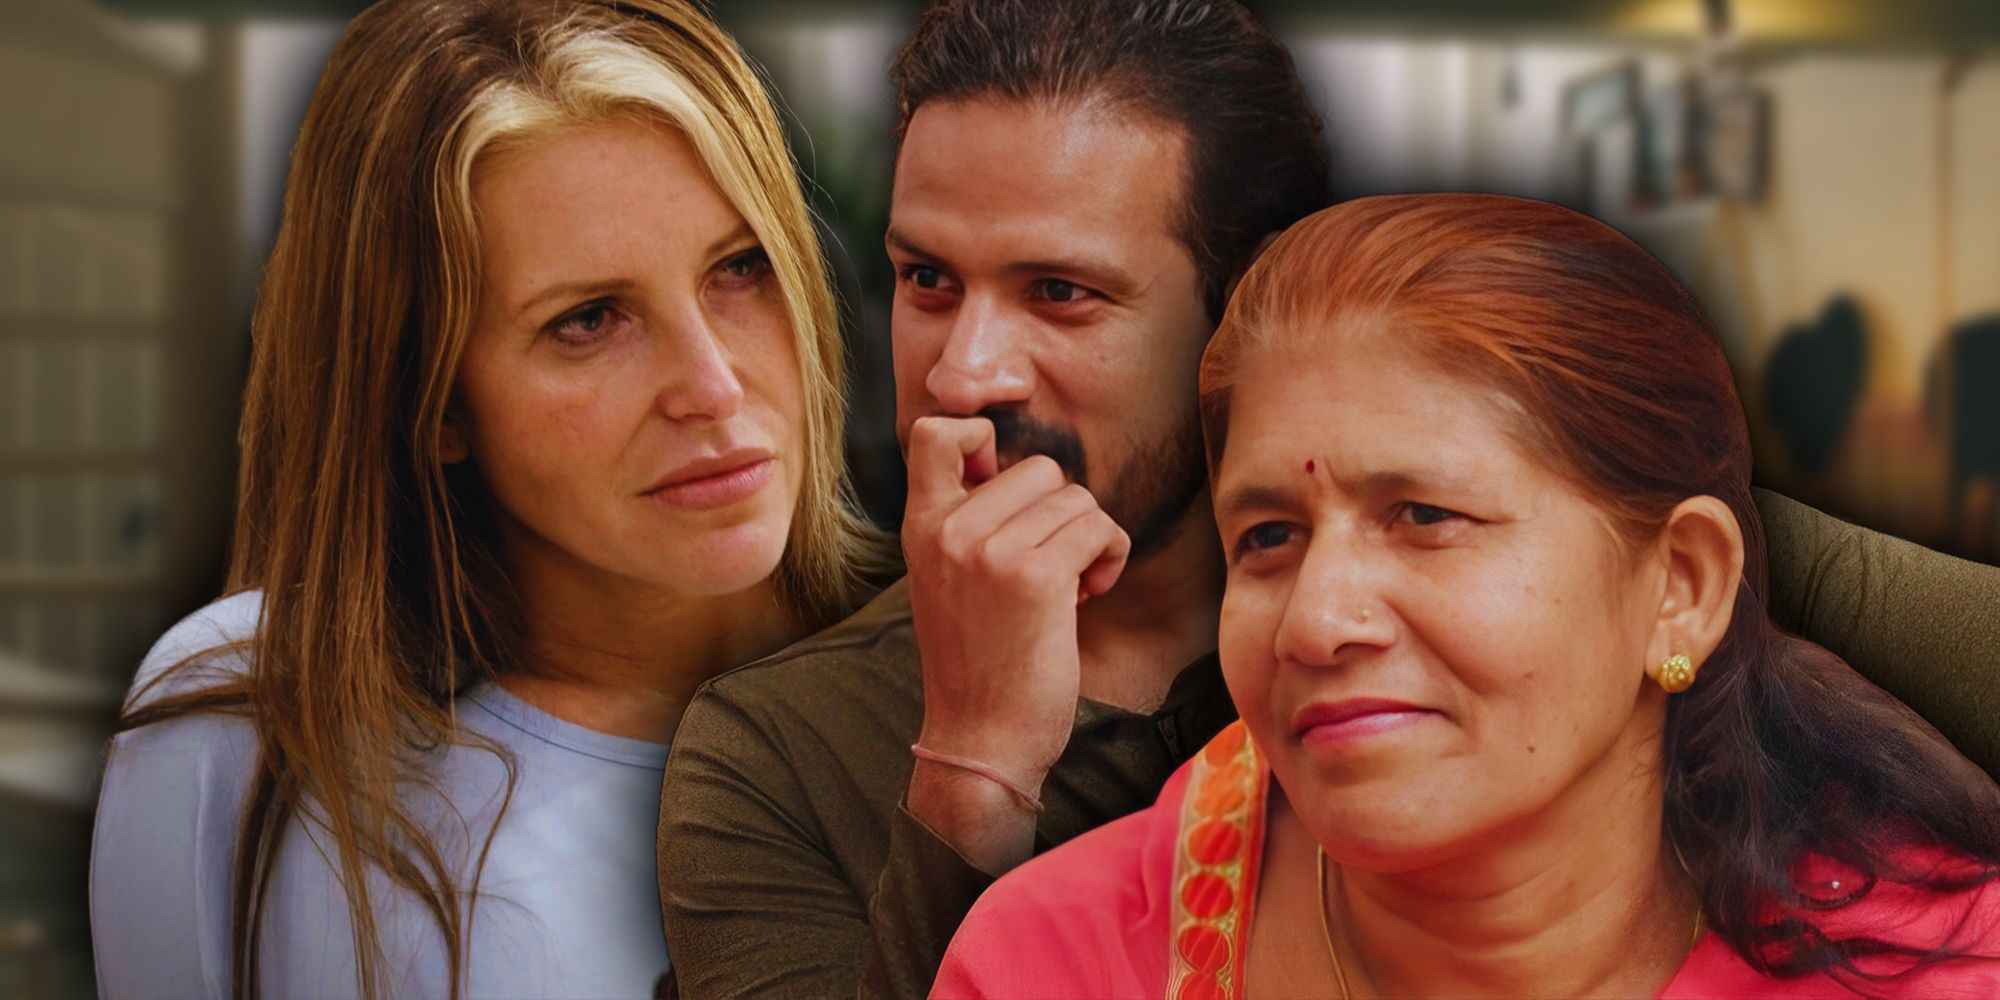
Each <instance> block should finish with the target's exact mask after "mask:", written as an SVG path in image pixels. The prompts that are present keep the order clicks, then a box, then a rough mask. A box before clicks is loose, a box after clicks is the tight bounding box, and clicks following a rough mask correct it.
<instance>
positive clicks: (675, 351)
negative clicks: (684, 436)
mask: <svg viewBox="0 0 2000 1000" xmlns="http://www.w3.org/2000/svg"><path fill="white" fill-rule="evenodd" d="M673 325H674V327H675V329H674V331H673V333H672V334H671V335H670V336H668V337H667V338H666V347H665V348H664V349H662V350H661V351H659V352H658V353H659V356H660V364H661V366H662V368H663V371H662V373H661V381H660V393H659V407H660V411H661V412H662V413H664V414H666V415H667V416H668V417H669V418H671V419H674V420H718V421H719V420H728V419H729V418H730V417H733V416H735V415H736V410H737V408H738V407H739V406H741V405H742V403H743V382H742V380H741V379H740V378H738V377H737V374H736V370H735V368H734V359H733V358H731V356H730V354H729V352H728V351H727V350H726V349H725V348H724V347H723V345H722V342H721V340H720V339H719V338H718V337H717V336H716V334H715V330H714V329H713V327H712V326H711V325H710V324H709V322H708V320H707V318H706V317H705V316H702V315H701V313H700V310H688V312H687V313H686V314H683V315H682V316H680V317H678V318H677V319H676V321H675V322H674V324H673Z"/></svg>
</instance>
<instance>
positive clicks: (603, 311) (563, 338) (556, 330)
mask: <svg viewBox="0 0 2000 1000" xmlns="http://www.w3.org/2000/svg"><path fill="white" fill-rule="evenodd" d="M615 318H616V313H615V312H614V311H613V310H612V308H611V305H610V303H607V302H592V303H590V304H588V305H586V306H583V307H581V308H579V309H573V310H571V311H569V312H566V313H564V314H562V315H561V316H558V317H556V319H555V321H554V322H552V323H550V324H549V327H548V330H549V336H552V337H554V338H555V339H556V340H558V341H560V342H562V343H564V344H569V345H581V344H588V343H591V342H593V341H595V340H597V339H598V338H600V337H602V336H603V335H604V333H605V330H606V328H607V327H609V326H610V325H611V323H612V322H613V321H614V320H615Z"/></svg>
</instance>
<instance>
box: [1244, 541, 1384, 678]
mask: <svg viewBox="0 0 2000 1000" xmlns="http://www.w3.org/2000/svg"><path fill="white" fill-rule="evenodd" d="M1382 558H1383V557H1382V555H1381V554H1380V553H1377V552H1375V551H1373V550H1372V549H1371V547H1370V546H1368V545H1367V544H1366V543H1365V542H1358V541H1353V540H1349V539H1347V538H1345V537H1344V535H1343V534H1341V533H1337V532H1336V533H1319V534H1315V535H1314V537H1313V539H1312V542H1311V543H1310V544H1309V546H1308V547H1307V549H1306V554H1305V561H1304V562H1303V563H1301V564H1300V566H1299V572H1298V575H1297V576H1296V577H1294V579H1293V583H1292V589H1291V593H1290V595H1289V596H1288V597H1287V599H1286V603H1285V610H1284V613H1283V615H1282V617H1281V618H1280V619H1279V622H1278V634H1277V635H1276V636H1275V647H1276V648H1275V650H1274V651H1275V652H1276V654H1277V656H1278V659H1279V660H1281V661H1288V662H1294V663H1300V664H1304V665H1307V666H1334V665H1337V664H1339V663H1341V662H1344V661H1345V660H1347V659H1350V658H1352V656H1353V655H1355V654H1357V653H1360V652H1365V651H1367V650H1370V649H1380V648H1382V647H1384V646H1387V645H1388V644H1389V643H1390V641H1391V640H1393V639H1394V637H1395V615H1394V613H1393V612H1392V611H1391V610H1390V607H1389V605H1388V604H1387V602H1385V601H1384V600H1383V596H1382V592H1383V587H1382V581H1383V576H1384V570H1383V568H1382V567H1381V566H1380V565H1379V562H1380V560H1381V559H1382Z"/></svg>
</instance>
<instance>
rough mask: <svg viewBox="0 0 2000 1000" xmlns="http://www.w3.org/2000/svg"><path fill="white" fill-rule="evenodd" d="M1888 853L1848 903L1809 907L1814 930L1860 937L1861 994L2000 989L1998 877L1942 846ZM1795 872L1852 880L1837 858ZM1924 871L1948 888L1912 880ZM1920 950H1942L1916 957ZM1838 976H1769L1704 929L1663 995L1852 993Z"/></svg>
mask: <svg viewBox="0 0 2000 1000" xmlns="http://www.w3.org/2000/svg"><path fill="white" fill-rule="evenodd" d="M1890 861H1891V864H1892V865H1893V866H1894V867H1895V868H1897V869H1899V871H1898V875H1899V876H1901V877H1899V878H1884V879H1882V880H1881V881H1878V882H1877V883H1875V884H1874V885H1873V887H1872V888H1870V889H1869V890H1868V891H1867V893H1866V894H1864V895H1863V896H1861V897H1860V898H1859V899H1857V900H1856V901H1854V902H1852V903H1849V904H1847V905H1844V906H1840V907H1837V908H1834V909H1827V910H1821V911H1818V912H1816V913H1815V914H1814V916H1813V924H1814V928H1815V931H1816V933H1817V934H1819V935H1822V936H1824V937H1825V938H1827V939H1830V940H1832V941H1834V942H1853V943H1855V944H1858V945H1860V947H1858V948H1856V950H1857V951H1858V952H1860V954H1859V955H1858V957H1856V958H1855V959H1854V962H1855V964H1856V966H1857V967H1858V968H1859V969H1860V970H1861V972H1862V973H1863V974H1864V975H1865V976H1867V977H1869V978H1868V981H1867V982H1866V984H1865V986H1866V992H1867V993H1868V994H1869V995H1878V996H1889V997H1964V998H1972V997H1995V996H2000V879H1995V878H1991V877H1986V878H1985V880H1984V881H1981V880H1980V878H1981V869H1982V866H1981V865H1979V864H1978V863H1977V862H1974V861H1971V860H1970V859H1967V858H1965V857H1963V856H1961V855H1956V854H1953V853H1951V852H1947V851H1943V850H1935V849H1928V848H1905V849H1903V850H1900V851H1897V852H1895V853H1894V854H1892V855H1891V857H1890ZM1985 874H1986V875H1987V876H1990V875H1991V874H1992V873H1991V871H1990V870H1987V871H1986V873H1985ZM1800 875H1801V881H1802V884H1804V885H1807V886H1811V887H1816V891H1819V892H1824V891H1827V890H1829V889H1831V887H1832V886H1834V885H1836V884H1838V883H1840V882H1844V881H1845V880H1846V879H1848V878H1851V877H1854V878H1858V876H1856V875H1854V873H1853V872H1852V871H1851V870H1848V869H1846V868H1844V866H1841V865H1838V864H1837V863H1834V862H1830V861H1828V860H1826V859H1824V858H1819V857H1808V858H1807V859H1806V860H1805V861H1804V862H1802V864H1801V871H1800ZM1931 878H1941V879H1944V880H1945V881H1946V882H1947V883H1948V884H1950V887H1948V888H1945V889H1942V890H1940V889H1936V888H1928V887H1925V886H1922V885H1919V884H1917V883H1918V882H1921V881H1924V880H1927V879H1931ZM1925 955H1938V956H1949V957H1942V958H1938V959H1936V960H1922V959H1920V958H1919V957H1918V956H1925ZM1844 978H1851V977H1847V976H1842V975H1839V974H1835V973H1828V972H1816V973H1811V974H1808V975H1805V976H1800V977H1795V978H1773V977H1770V976H1768V975H1766V974H1765V973H1762V972H1760V971H1758V970H1757V969H1756V968H1755V967H1753V966H1752V965H1751V964H1750V963H1749V962H1747V961H1746V960H1744V958H1743V957H1742V956H1741V955H1739V954H1738V953H1737V952H1736V951H1735V950H1734V949H1733V948H1730V947H1729V946H1728V945H1727V944H1725V943H1724V942H1723V940H1722V939H1721V938H1719V937H1716V936H1714V935H1706V936H1704V937H1703V939H1702V942H1701V945H1700V946H1699V947H1697V948H1696V949H1695V951H1694V953H1693V954H1692V955H1690V956H1688V961H1687V964H1686V966H1684V967H1683V969H1682V970H1681V973H1680V974H1679V975H1678V976H1676V977H1675V979H1674V981H1673V982H1672V983H1670V984H1669V987H1668V989H1667V990H1666V991H1665V992H1663V993H1662V994H1661V996H1662V997H1663V998H1676V997H1684V996H1685V997H1693V996H1715V995H1735V996H1764V997H1822V996H1852V995H1854V994H1853V992H1852V991H1849V990H1847V989H1846V988H1845V987H1844V986H1843V985H1842V984H1841V980H1842V979H1844Z"/></svg>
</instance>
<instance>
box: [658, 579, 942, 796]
mask: <svg viewBox="0 0 2000 1000" xmlns="http://www.w3.org/2000/svg"><path fill="white" fill-rule="evenodd" d="M922 704H923V687H922V674H921V669H920V666H919V664H918V661H917V646H916V634H915V632H914V630H913V629H912V627H911V624H910V601H909V589H908V586H907V584H906V583H905V582H902V581H898V582H897V583H895V584H894V585H892V586H890V587H889V588H888V589H887V590H884V591H883V592H882V593H881V594H879V595H878V596H876V598H875V599H874V600H872V601H870V602H869V603H868V604H867V605H865V606H864V607H862V609H861V610H859V611H857V612H855V613H854V614H853V615H852V616H850V617H848V618H847V619H846V620H844V621H842V622H840V623H838V624H836V625H833V626H831V627H829V628H827V629H826V630H824V631H821V632H818V633H816V634H814V635H811V636H808V637H806V638H804V639H801V640H799V641H798V642H796V643H793V644H792V645H790V646H787V647H785V648H784V649H782V650H780V651H778V652H776V653H773V654H771V655H770V656H767V657H764V658H763V659H761V660H754V661H752V662H750V663H747V664H744V665H743V666H740V667H737V668H735V669H733V670H729V671H727V672H725V673H723V674H721V675H719V676H717V677H715V678H713V679H712V680H710V681H708V682H707V683H705V684H703V685H702V686H701V688H700V689H699V690H697V691H696V693H695V699H694V701H693V703H692V704H691V705H690V706H689V709H688V714H687V717H686V718H685V719H684V720H683V722H682V725H681V728H680V730H678V731H677V732H676V733H675V738H674V745H675V755H676V756H679V755H680V751H681V748H682V747H683V746H685V745H687V744H689V743H690V742H693V743H696V744H699V743H701V742H703V741H704V740H706V739H709V738H711V737H712V736H714V735H716V734H717V733H718V732H732V731H737V732H740V731H753V732H757V733H760V734H764V735H766V736H769V735H772V734H781V733H795V734H796V733H802V732H815V733H821V734H825V735H829V736H830V737H831V738H832V739H833V740H834V742H835V743H836V744H839V743H845V742H849V741H850V740H853V739H865V740H866V741H873V740H875V739H877V738H878V737H882V738H887V737H884V736H883V734H884V733H887V732H893V731H900V730H901V729H904V728H909V727H913V726H914V725H915V724H916V723H917V722H918V721H919V715H920V714H921V712H922ZM905 742H907V741H905ZM835 748H836V749H838V747H837V746H836V747H835Z"/></svg>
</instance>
